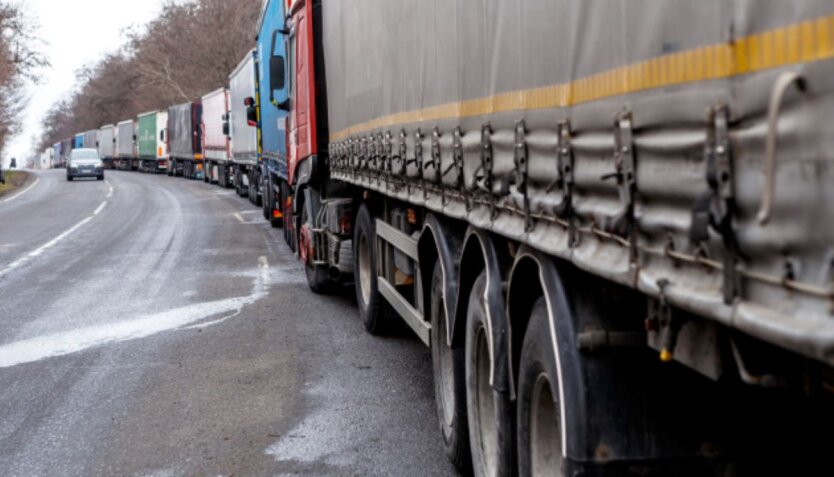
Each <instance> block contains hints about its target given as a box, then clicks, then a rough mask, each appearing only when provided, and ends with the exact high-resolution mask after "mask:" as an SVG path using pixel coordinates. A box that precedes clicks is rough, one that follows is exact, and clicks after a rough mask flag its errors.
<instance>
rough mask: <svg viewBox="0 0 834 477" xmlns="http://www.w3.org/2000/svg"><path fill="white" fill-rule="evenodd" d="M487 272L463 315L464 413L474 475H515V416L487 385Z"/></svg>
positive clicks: (501, 395)
mask: <svg viewBox="0 0 834 477" xmlns="http://www.w3.org/2000/svg"><path fill="white" fill-rule="evenodd" d="M485 289H486V272H482V273H481V275H480V276H479V277H478V278H477V280H475V283H474V285H473V286H472V291H471V293H470V294H469V298H468V299H469V305H468V307H467V314H466V349H465V353H466V410H467V417H468V420H469V442H470V447H471V451H472V470H473V474H474V475H476V476H496V475H497V476H503V475H512V474H513V473H514V470H513V467H514V454H515V441H514V439H515V420H516V414H515V410H514V408H513V404H512V401H511V400H510V397H509V395H508V394H504V393H499V392H498V391H496V390H495V389H494V388H493V387H492V385H491V384H490V372H491V366H490V359H491V357H490V349H489V341H488V339H489V337H488V333H489V332H490V331H489V330H490V327H489V326H488V324H487V312H486V306H485V304H484V302H483V299H484V290H485Z"/></svg>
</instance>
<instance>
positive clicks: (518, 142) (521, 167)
mask: <svg viewBox="0 0 834 477" xmlns="http://www.w3.org/2000/svg"><path fill="white" fill-rule="evenodd" d="M526 135H527V125H526V124H525V123H524V120H523V119H522V120H520V121H517V122H516V123H515V145H514V149H515V154H514V162H515V185H516V189H517V190H518V191H519V192H521V194H522V196H523V201H524V229H525V230H527V231H529V230H530V229H532V228H533V220H532V219H531V218H530V197H529V195H528V193H527V177H528V160H527V140H526V139H525V136H526ZM494 216H495V211H494V210H493V217H494Z"/></svg>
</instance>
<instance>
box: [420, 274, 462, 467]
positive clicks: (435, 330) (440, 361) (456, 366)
mask: <svg viewBox="0 0 834 477" xmlns="http://www.w3.org/2000/svg"><path fill="white" fill-rule="evenodd" d="M445 300H446V297H445V296H444V291H443V269H442V267H441V266H440V261H439V260H438V261H437V263H436V264H435V266H434V273H433V274H432V281H431V304H430V309H429V312H430V313H431V317H430V318H431V357H432V370H433V375H434V398H435V401H436V403H437V416H438V420H439V422H440V432H441V434H442V436H443V444H444V446H445V447H446V457H448V458H449V461H450V462H451V463H452V465H454V466H455V467H456V468H457V469H458V470H460V471H462V472H464V473H465V472H467V471H468V470H469V467H470V465H471V462H472V460H471V457H470V451H469V428H468V423H467V418H466V355H465V354H464V348H463V347H462V346H459V347H457V348H452V347H451V346H449V345H447V343H446V336H447V328H446V314H445V313H444V310H445V307H446V305H445Z"/></svg>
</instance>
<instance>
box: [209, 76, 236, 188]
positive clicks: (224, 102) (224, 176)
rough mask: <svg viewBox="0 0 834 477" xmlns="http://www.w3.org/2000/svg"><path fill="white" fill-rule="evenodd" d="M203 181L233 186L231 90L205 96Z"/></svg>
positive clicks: (221, 90) (213, 92) (220, 90)
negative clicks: (230, 122)
mask: <svg viewBox="0 0 834 477" xmlns="http://www.w3.org/2000/svg"><path fill="white" fill-rule="evenodd" d="M202 129H203V154H204V156H205V161H206V173H205V175H204V177H203V180H205V181H206V182H213V183H216V184H218V185H220V186H221V187H224V188H225V187H229V186H230V185H231V172H232V167H231V166H232V162H231V155H232V151H231V140H230V138H229V134H230V130H229V90H228V89H226V88H220V89H218V90H216V91H212V92H211V93H209V94H207V95H205V96H203V124H202Z"/></svg>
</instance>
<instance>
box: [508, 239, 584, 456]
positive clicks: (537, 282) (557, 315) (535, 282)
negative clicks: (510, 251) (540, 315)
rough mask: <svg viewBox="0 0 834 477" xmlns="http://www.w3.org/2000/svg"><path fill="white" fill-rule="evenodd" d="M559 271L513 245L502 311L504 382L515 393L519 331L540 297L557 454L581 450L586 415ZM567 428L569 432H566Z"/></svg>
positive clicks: (550, 261) (537, 254) (523, 329)
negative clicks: (553, 377) (552, 368)
mask: <svg viewBox="0 0 834 477" xmlns="http://www.w3.org/2000/svg"><path fill="white" fill-rule="evenodd" d="M564 273H565V272H564V270H562V269H561V267H559V266H558V264H557V263H556V262H554V260H553V259H552V258H550V257H549V256H547V255H545V254H543V253H541V252H538V251H536V250H534V249H532V248H530V247H528V246H526V245H523V246H521V247H520V248H519V250H518V253H517V254H516V257H515V262H514V263H513V267H512V271H511V272H510V281H509V285H508V289H507V315H508V319H509V335H510V339H509V343H510V347H511V351H510V353H509V355H510V362H509V363H508V366H509V369H510V381H511V383H512V389H513V392H514V394H515V391H516V390H517V386H518V379H517V378H518V374H519V365H520V358H521V349H522V345H523V343H524V335H525V333H526V331H527V326H528V324H529V320H530V313H531V311H532V309H533V305H534V304H535V302H536V301H537V300H538V299H539V298H542V297H543V298H544V299H545V303H546V306H547V315H548V325H549V326H548V328H549V330H550V335H551V336H550V337H551V342H552V343H553V345H554V347H553V350H552V351H553V356H554V358H555V361H556V369H557V372H558V374H559V376H558V378H559V383H558V387H559V389H558V394H559V405H560V415H561V422H562V454H563V455H564V456H575V455H578V454H582V453H583V450H584V445H585V443H586V442H587V441H588V439H587V435H586V434H587V428H586V426H585V425H584V422H583V419H584V416H586V415H587V412H586V410H587V406H586V399H585V386H584V381H585V380H584V374H583V370H582V367H581V364H580V363H581V357H580V356H579V353H580V351H579V349H578V347H577V346H576V335H577V331H578V330H577V329H576V320H575V319H574V316H573V311H572V308H571V306H570V302H569V300H568V295H567V293H566V291H565V287H564V280H563V278H564ZM568 430H570V432H568Z"/></svg>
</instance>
